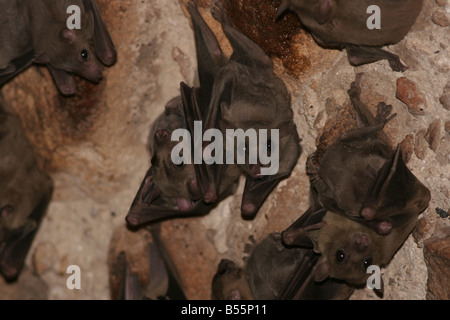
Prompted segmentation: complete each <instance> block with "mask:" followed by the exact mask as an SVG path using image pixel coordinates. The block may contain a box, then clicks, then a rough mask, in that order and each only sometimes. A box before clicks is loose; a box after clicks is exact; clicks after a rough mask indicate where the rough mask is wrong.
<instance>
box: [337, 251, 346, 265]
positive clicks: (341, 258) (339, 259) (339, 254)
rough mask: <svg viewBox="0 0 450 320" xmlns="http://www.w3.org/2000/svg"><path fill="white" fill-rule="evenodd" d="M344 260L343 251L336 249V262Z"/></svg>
mask: <svg viewBox="0 0 450 320" xmlns="http://www.w3.org/2000/svg"><path fill="white" fill-rule="evenodd" d="M344 260H345V252H344V251H342V250H338V251H336V261H337V263H341V262H343V261H344Z"/></svg>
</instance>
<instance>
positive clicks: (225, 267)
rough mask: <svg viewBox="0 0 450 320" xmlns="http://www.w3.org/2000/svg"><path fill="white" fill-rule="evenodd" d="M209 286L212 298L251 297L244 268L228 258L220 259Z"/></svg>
mask: <svg viewBox="0 0 450 320" xmlns="http://www.w3.org/2000/svg"><path fill="white" fill-rule="evenodd" d="M211 288H212V290H211V291H212V299H213V300H251V299H252V295H251V293H250V288H249V286H248V282H247V275H246V273H245V271H244V269H242V268H239V267H238V266H237V265H236V264H235V263H234V262H233V261H230V260H226V259H223V260H221V261H220V263H219V266H218V267H217V272H216V274H215V275H214V277H213V280H212V285H211Z"/></svg>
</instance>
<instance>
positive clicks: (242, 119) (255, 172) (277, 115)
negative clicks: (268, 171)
mask: <svg viewBox="0 0 450 320" xmlns="http://www.w3.org/2000/svg"><path fill="white" fill-rule="evenodd" d="M212 14H213V16H214V17H215V19H216V20H218V21H219V22H221V24H222V29H223V32H224V33H225V35H226V36H227V38H228V40H229V41H230V43H231V46H232V47H233V53H232V55H231V57H230V59H229V60H228V61H227V63H226V64H225V65H224V66H222V67H221V68H220V70H219V71H218V72H217V75H216V77H215V79H214V85H213V88H212V94H211V102H210V104H209V107H208V110H207V116H206V121H207V127H208V128H219V129H220V130H221V131H222V132H223V133H225V132H226V130H227V129H242V130H243V131H244V132H246V131H247V130H249V129H255V130H257V132H258V136H260V133H259V131H258V130H260V129H265V130H268V131H269V132H268V133H267V136H268V137H267V146H264V148H265V149H266V150H268V151H269V153H270V152H271V147H272V146H274V145H275V144H277V146H278V147H279V170H278V172H277V173H276V174H274V175H266V176H262V175H261V169H262V168H263V167H266V166H267V165H263V164H262V163H260V161H258V162H257V163H256V164H250V162H249V161H248V160H247V159H246V163H245V164H244V165H241V168H242V169H243V171H244V172H245V173H246V174H247V180H246V184H245V190H244V194H243V197H242V206H241V212H242V215H243V217H244V218H246V219H252V218H253V217H254V216H255V215H256V213H257V211H258V209H259V207H260V206H261V205H262V203H263V202H264V200H265V198H266V197H267V196H268V194H269V193H270V192H271V191H272V190H273V188H274V187H275V186H276V185H277V184H278V183H279V182H280V181H281V180H282V179H285V178H286V177H288V176H289V175H290V173H291V171H292V169H293V168H294V166H295V165H296V163H297V160H298V158H299V157H300V153H301V147H300V138H299V136H298V134H297V130H296V126H295V124H294V121H293V111H292V109H291V97H290V94H289V92H288V90H287V88H286V86H285V84H284V82H283V81H282V80H281V79H279V78H278V77H277V76H276V75H275V74H274V73H273V62H272V60H271V59H270V58H269V56H268V55H267V54H266V53H265V52H264V51H263V50H262V49H261V48H260V47H259V46H258V45H257V44H256V43H254V42H253V41H251V40H250V39H249V38H247V37H246V36H245V35H243V34H242V33H241V32H239V31H238V30H237V29H235V28H234V27H233V26H232V25H231V23H230V21H229V20H228V18H227V16H226V14H225V12H224V10H223V8H222V3H221V1H215V2H214V4H213V6H212ZM271 129H278V130H279V131H278V132H279V139H277V140H273V139H272V140H271V135H270V133H271ZM232 139H234V138H232ZM258 140H259V139H258ZM237 148H245V152H246V153H247V157H248V150H249V149H250V148H249V145H248V143H247V144H246V145H245V146H237ZM260 148H261V147H259V148H258V149H260ZM228 151H229V150H227V152H228ZM236 151H237V150H236ZM236 151H235V154H237V152H236ZM259 151H261V150H259ZM221 166H222V167H223V166H224V165H221ZM221 170H222V168H219V169H218V170H217V171H218V172H220V171H221Z"/></svg>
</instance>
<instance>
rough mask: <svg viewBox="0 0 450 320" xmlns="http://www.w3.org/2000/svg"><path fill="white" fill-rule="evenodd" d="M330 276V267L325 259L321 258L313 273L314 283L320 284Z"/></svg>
mask: <svg viewBox="0 0 450 320" xmlns="http://www.w3.org/2000/svg"><path fill="white" fill-rule="evenodd" d="M329 276H330V267H329V265H328V262H327V260H326V259H325V258H323V257H322V258H321V259H320V260H319V261H318V262H317V265H316V269H315V271H314V281H316V282H322V281H325V280H326V279H327V278H328V277H329Z"/></svg>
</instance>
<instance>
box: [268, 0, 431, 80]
mask: <svg viewBox="0 0 450 320" xmlns="http://www.w3.org/2000/svg"><path fill="white" fill-rule="evenodd" d="M422 4H423V0H378V1H371V0H362V1H346V0H319V1H315V0H283V2H282V5H281V6H280V7H279V8H278V12H277V14H278V15H281V14H282V13H283V12H284V11H286V10H287V9H290V10H292V11H293V12H295V13H296V14H297V16H298V17H299V19H300V21H301V23H302V24H303V25H304V26H305V27H306V28H307V29H308V30H309V31H310V32H311V34H312V35H313V37H314V39H315V40H316V42H317V43H318V44H319V45H321V46H324V47H331V48H341V49H342V48H345V50H346V51H347V56H348V60H349V62H350V64H351V65H354V66H358V65H362V64H367V63H372V62H375V61H378V60H382V59H386V60H388V62H389V65H390V67H391V69H392V70H394V71H405V70H406V69H407V67H406V66H404V65H403V64H402V63H401V61H400V58H399V57H398V56H397V55H395V54H393V53H390V52H388V51H385V50H383V49H381V47H383V46H386V45H390V44H395V43H397V42H399V41H400V40H402V39H403V38H404V37H405V35H406V34H407V33H408V32H409V30H410V29H411V27H412V25H413V24H414V23H415V21H416V18H417V16H418V15H419V13H420V11H421V9H422ZM373 5H376V6H377V8H375V9H373ZM373 10H375V11H373ZM378 10H379V11H378ZM377 13H378V14H379V16H378V19H379V22H380V24H379V26H378V27H375V28H373V27H372V26H370V28H369V25H371V24H372V23H373V21H371V19H372V18H371V17H372V16H371V15H372V14H375V15H376V14H377Z"/></svg>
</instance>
